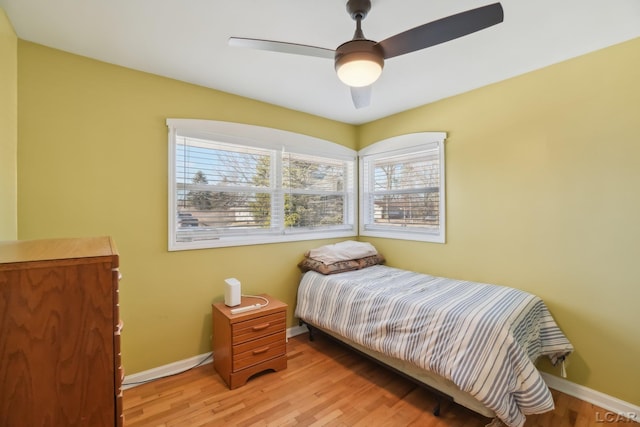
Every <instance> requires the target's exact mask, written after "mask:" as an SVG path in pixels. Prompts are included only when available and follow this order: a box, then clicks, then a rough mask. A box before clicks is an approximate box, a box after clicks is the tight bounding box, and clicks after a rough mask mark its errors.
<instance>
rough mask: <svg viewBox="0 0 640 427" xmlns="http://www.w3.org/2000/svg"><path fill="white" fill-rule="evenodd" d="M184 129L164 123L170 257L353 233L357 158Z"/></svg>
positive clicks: (283, 139)
mask: <svg viewBox="0 0 640 427" xmlns="http://www.w3.org/2000/svg"><path fill="white" fill-rule="evenodd" d="M184 122H185V121H184V120H180V119H170V120H168V125H169V128H170V132H169V140H170V164H169V168H170V182H169V187H170V190H169V191H170V197H169V198H170V206H169V210H170V219H169V248H170V249H171V250H176V249H195V248H203V247H218V246H231V245H242V244H256V243H271V242H279V241H288V240H302V239H312V238H325V237H347V236H353V235H354V234H355V213H354V212H355V201H354V193H355V177H354V175H355V152H351V150H348V149H346V148H344V147H339V146H337V144H333V143H330V142H328V141H321V140H316V139H312V140H309V139H310V138H309V137H306V136H303V135H296V134H291V133H289V132H286V133H285V132H283V131H278V130H275V129H268V128H257V127H255V126H248V125H239V124H229V123H223V122H210V121H204V122H203V121H191V120H187V121H186V123H184ZM178 125H181V127H180V126H178ZM229 126H231V127H229ZM221 129H222V130H223V131H224V132H223V133H220V130H221ZM256 138H258V139H256ZM319 150H322V152H323V154H322V155H319V154H317V152H318V151H319Z"/></svg>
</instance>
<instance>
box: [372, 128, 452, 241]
mask: <svg viewBox="0 0 640 427" xmlns="http://www.w3.org/2000/svg"><path fill="white" fill-rule="evenodd" d="M444 136H445V134H444V133H433V132H428V133H417V134H411V135H402V136H400V137H394V138H391V139H389V140H385V141H382V142H380V143H377V144H374V145H372V146H370V147H367V148H366V149H365V150H362V151H361V153H360V162H361V169H362V170H361V194H360V197H361V217H360V234H362V235H368V236H378V237H391V238H400V239H408V240H422V241H432V242H444V231H445V228H444V219H445V216H444V213H445V210H444V145H443V143H444Z"/></svg>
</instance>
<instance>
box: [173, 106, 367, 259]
mask: <svg viewBox="0 0 640 427" xmlns="http://www.w3.org/2000/svg"><path fill="white" fill-rule="evenodd" d="M166 123H167V127H168V130H169V144H168V145H169V209H168V212H169V218H168V223H169V229H168V232H169V236H168V240H169V245H168V246H169V250H170V251H178V250H188V249H203V248H217V247H228V246H242V245H255V244H264V243H280V242H290V241H299V240H314V239H327V238H345V237H353V236H356V235H357V225H356V203H357V201H356V197H357V195H356V190H357V153H356V151H355V150H352V149H350V148H347V147H344V146H342V145H340V144H336V143H334V142H330V141H326V140H323V139H319V138H314V137H311V136H308V135H302V134H297V133H293V132H288V131H284V130H280V129H273V128H267V127H261V126H254V125H247V124H242V123H232V122H221V121H213V120H197V119H167V121H166ZM177 135H181V136H189V137H194V138H203V139H210V140H214V141H218V142H226V143H232V144H241V145H247V146H253V147H260V148H267V149H273V150H278V151H281V152H292V153H299V154H304V155H312V156H313V155H316V156H318V157H322V158H332V159H339V160H345V161H347V162H351V167H350V173H349V174H348V175H349V176H346V177H345V181H346V182H345V186H346V187H347V191H346V193H347V195H346V200H345V214H344V218H345V223H344V226H342V227H338V228H339V229H334V228H328V229H323V228H318V229H309V230H286V229H285V228H284V227H283V228H280V229H278V230H277V232H275V233H264V232H263V230H260V231H261V232H256V233H251V232H250V231H249V232H246V233H240V234H239V235H233V234H229V235H223V236H220V237H219V238H216V239H210V240H194V241H190V242H178V241H177V238H176V237H177V234H176V233H177V228H178V227H177V220H176V218H177V214H178V212H177V203H176V202H177V201H176V194H177V191H176V136H177ZM349 188H350V190H349Z"/></svg>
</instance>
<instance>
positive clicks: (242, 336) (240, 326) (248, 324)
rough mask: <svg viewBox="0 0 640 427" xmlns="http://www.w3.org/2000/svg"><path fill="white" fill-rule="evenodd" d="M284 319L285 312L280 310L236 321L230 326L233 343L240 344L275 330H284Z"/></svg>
mask: <svg viewBox="0 0 640 427" xmlns="http://www.w3.org/2000/svg"><path fill="white" fill-rule="evenodd" d="M286 321H287V319H286V314H285V312H284V311H281V312H279V313H273V314H268V315H266V316H260V317H256V318H255V319H251V320H247V321H244V322H238V323H236V324H234V325H233V326H232V329H233V332H232V335H233V342H234V344H240V343H244V342H247V341H250V340H254V339H256V338H261V337H265V336H267V335H271V334H273V333H275V332H280V331H284V330H285V329H286Z"/></svg>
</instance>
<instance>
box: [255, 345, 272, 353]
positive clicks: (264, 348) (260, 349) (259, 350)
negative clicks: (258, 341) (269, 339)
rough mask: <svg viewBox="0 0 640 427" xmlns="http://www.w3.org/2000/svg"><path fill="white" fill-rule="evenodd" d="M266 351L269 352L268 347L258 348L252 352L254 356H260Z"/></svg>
mask: <svg viewBox="0 0 640 427" xmlns="http://www.w3.org/2000/svg"><path fill="white" fill-rule="evenodd" d="M267 351H269V346H267V347H262V348H259V349H257V350H253V354H254V355H256V354H262V353H266V352H267Z"/></svg>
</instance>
